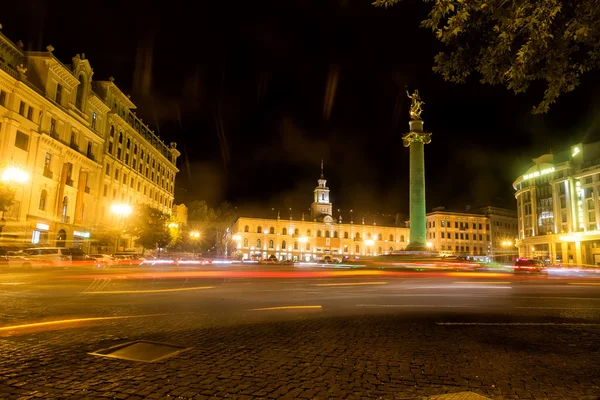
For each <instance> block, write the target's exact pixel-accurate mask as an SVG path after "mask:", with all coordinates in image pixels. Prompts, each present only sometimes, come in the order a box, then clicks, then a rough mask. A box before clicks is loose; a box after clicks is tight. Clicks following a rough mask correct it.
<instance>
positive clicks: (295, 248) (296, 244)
mask: <svg viewBox="0 0 600 400" xmlns="http://www.w3.org/2000/svg"><path fill="white" fill-rule="evenodd" d="M294 250H298V242H294Z"/></svg>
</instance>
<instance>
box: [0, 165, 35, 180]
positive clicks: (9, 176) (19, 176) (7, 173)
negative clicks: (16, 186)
mask: <svg viewBox="0 0 600 400" xmlns="http://www.w3.org/2000/svg"><path fill="white" fill-rule="evenodd" d="M0 180H2V182H6V183H25V182H27V181H29V174H28V173H27V172H25V171H24V170H23V169H21V168H18V167H15V166H13V165H11V166H9V167H6V168H5V169H4V171H2V177H0Z"/></svg>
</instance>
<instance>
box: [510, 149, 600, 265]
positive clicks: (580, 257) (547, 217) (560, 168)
mask: <svg viewBox="0 0 600 400" xmlns="http://www.w3.org/2000/svg"><path fill="white" fill-rule="evenodd" d="M532 161H533V163H534V165H533V166H532V167H531V168H529V169H528V170H527V171H525V173H524V174H523V175H521V176H519V177H518V178H517V179H516V180H515V181H514V183H513V188H514V189H515V191H516V193H515V198H516V200H517V212H518V218H519V235H518V237H519V241H518V246H519V254H520V255H521V256H523V257H532V258H541V259H545V260H549V261H550V262H553V263H565V264H578V265H581V264H593V265H598V264H600V229H599V227H598V221H599V220H600V204H599V202H598V196H599V195H600V142H595V143H589V144H582V143H578V144H575V145H573V146H571V147H570V148H568V149H566V150H563V151H561V152H558V153H555V154H544V155H542V156H540V157H538V158H535V159H533V160H532Z"/></svg>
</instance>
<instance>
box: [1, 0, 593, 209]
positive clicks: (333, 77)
mask: <svg viewBox="0 0 600 400" xmlns="http://www.w3.org/2000/svg"><path fill="white" fill-rule="evenodd" d="M190 3H192V4H195V5H194V6H189V5H183V3H178V2H176V1H171V2H156V5H153V4H152V3H151V2H126V1H122V2H61V1H53V2H51V5H50V3H49V2H46V1H45V0H34V1H33V2H32V1H27V0H23V1H18V2H10V5H9V7H11V8H12V10H4V12H3V14H4V18H2V20H1V21H0V23H2V24H3V33H4V34H5V35H7V36H8V37H10V38H11V39H13V41H17V40H19V39H20V40H23V42H24V43H25V45H26V48H28V49H34V50H35V49H42V48H44V47H45V46H46V45H48V44H52V45H53V46H54V47H55V48H56V50H55V54H56V55H57V56H58V57H59V58H60V59H62V60H63V61H64V62H65V63H68V62H70V58H71V57H72V56H73V55H74V54H76V53H82V52H83V53H85V54H86V57H87V58H89V59H90V62H91V64H92V67H93V68H94V71H95V76H94V78H95V79H106V78H108V77H109V76H113V77H114V78H115V81H116V83H117V84H118V85H119V86H120V87H121V88H122V89H123V90H124V91H125V92H126V93H131V94H132V99H133V101H134V102H135V103H136V104H137V105H138V107H139V110H138V115H141V116H143V117H144V120H145V121H147V122H149V124H150V125H151V126H154V127H158V129H157V130H158V131H159V132H160V135H161V138H163V140H164V141H165V142H167V143H168V142H170V141H175V142H177V143H178V148H179V149H180V150H181V152H182V156H181V158H180V162H179V164H178V167H179V168H180V170H181V172H180V173H179V175H178V176H177V186H178V189H177V194H176V200H177V201H185V202H189V201H190V200H194V199H205V200H208V201H209V202H210V203H212V204H216V203H218V202H220V201H222V200H229V201H231V202H233V203H234V204H237V205H252V206H256V207H268V208H271V207H282V208H284V207H285V208H288V207H293V208H294V209H296V210H297V209H303V210H305V209H307V208H308V207H309V205H310V202H311V201H312V198H311V195H312V189H313V188H314V186H315V185H316V179H317V178H318V175H319V164H320V160H321V158H323V159H324V160H325V174H326V177H327V178H328V180H329V182H328V183H329V186H330V188H331V189H332V199H333V202H334V206H335V208H342V209H348V208H354V209H359V210H370V211H372V212H386V213H387V212H391V213H395V212H401V213H407V211H408V154H409V153H408V149H406V148H404V147H403V146H402V140H401V136H402V135H403V134H404V133H405V132H406V131H407V129H408V105H409V99H408V98H407V97H406V93H405V90H406V89H407V88H408V89H410V90H413V89H419V91H420V92H421V96H422V97H423V99H424V101H425V106H424V110H425V111H424V113H423V118H424V120H425V128H426V130H428V131H429V132H432V133H433V136H432V142H431V144H429V145H427V146H426V149H425V152H426V154H425V156H426V171H427V175H426V179H427V208H428V210H430V209H431V208H432V207H435V206H439V205H445V206H448V207H464V206H465V205H468V204H473V205H475V204H483V203H487V202H494V203H496V204H500V205H501V204H505V205H507V206H510V207H515V205H514V197H513V190H512V187H511V183H512V181H513V180H514V179H515V178H516V177H517V176H518V175H520V174H522V173H523V171H525V170H526V169H527V168H528V166H529V164H530V160H531V158H533V157H537V156H539V155H541V154H542V153H545V152H548V151H549V150H550V149H552V148H553V149H559V148H561V147H565V146H568V145H570V144H572V143H575V142H578V141H586V142H588V141H594V140H599V139H600V138H599V133H600V130H599V129H598V124H599V123H600V112H598V110H599V108H600V91H598V90H597V87H598V85H597V83H596V82H598V81H600V79H599V78H600V74H598V73H595V74H590V75H588V76H586V77H585V79H583V81H582V84H581V85H580V87H579V88H577V90H576V91H575V92H572V93H570V94H568V95H565V96H564V97H563V98H561V99H560V101H559V102H558V103H557V104H556V105H554V106H553V107H552V109H551V110H550V113H549V114H548V115H545V116H534V115H532V114H530V110H531V108H532V107H533V106H534V105H535V104H536V101H538V100H539V99H540V96H541V92H540V91H539V90H538V91H535V90H533V91H532V92H530V93H528V94H526V95H519V96H516V95H514V94H513V93H511V92H508V91H507V90H505V89H504V88H502V87H491V86H487V85H486V86H484V85H481V84H479V83H478V82H477V79H476V78H473V79H472V81H470V82H469V83H467V84H466V85H454V84H450V83H446V82H444V81H443V80H442V78H441V77H440V76H438V75H436V74H434V73H433V72H432V71H431V67H432V65H433V56H434V55H435V54H436V53H437V52H438V51H439V50H441V47H440V45H439V44H438V43H437V42H436V41H435V40H434V38H433V35H432V34H431V33H430V31H428V30H425V29H421V28H419V23H420V21H421V20H423V19H424V18H425V17H426V15H427V6H426V5H424V4H423V3H422V2H421V1H411V0H406V1H405V2H404V3H403V4H401V5H399V6H397V7H395V8H392V9H388V10H384V9H375V8H373V7H371V5H370V2H369V1H368V0H337V1H330V0H315V1H313V0H285V1H281V0H276V1H265V2H262V1H233V2H232V1H214V0H212V1H203V0H198V1H197V2H195V3H193V2H190ZM3 7H4V6H3ZM136 59H137V62H136ZM328 88H329V90H328ZM326 93H335V96H329V97H328V96H326ZM326 99H329V100H326ZM326 105H329V108H328V107H327V106H326Z"/></svg>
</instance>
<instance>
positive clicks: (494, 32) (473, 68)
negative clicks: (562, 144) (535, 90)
mask: <svg viewBox="0 0 600 400" xmlns="http://www.w3.org/2000/svg"><path fill="white" fill-rule="evenodd" d="M401 1H402V0H375V1H374V2H373V4H374V5H375V6H379V7H389V6H392V5H394V4H397V3H399V2H401ZM423 1H424V2H426V3H432V9H431V12H430V13H429V18H427V19H426V20H424V21H423V22H422V23H421V26H423V27H425V28H429V29H431V30H432V31H433V32H434V34H435V36H436V38H437V39H438V40H439V41H440V42H442V43H443V44H445V45H446V47H447V49H448V50H447V51H444V52H441V53H439V54H438V55H436V56H435V66H434V67H433V70H434V71H435V72H437V73H439V74H441V75H442V76H443V78H444V79H445V80H447V81H450V82H454V83H463V82H465V80H466V79H467V78H468V77H469V76H470V75H471V74H474V73H477V74H479V75H480V76H481V83H488V84H492V85H494V84H500V85H503V86H505V87H506V88H508V89H510V90H512V91H514V92H515V93H522V92H525V91H527V89H528V88H529V87H530V85H531V84H532V83H533V82H536V81H541V82H545V92H544V97H543V99H542V101H541V102H540V103H539V104H538V105H537V106H535V107H534V108H533V112H534V113H538V114H539V113H546V112H547V111H548V109H549V107H550V105H551V104H553V103H555V102H556V100H557V99H558V98H559V97H560V96H561V95H562V94H564V93H567V92H570V91H572V90H574V89H575V87H577V85H579V80H580V77H581V76H582V75H583V74H584V73H586V72H589V71H591V70H594V69H597V68H598V67H599V66H600V2H599V1H598V0H423Z"/></svg>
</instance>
